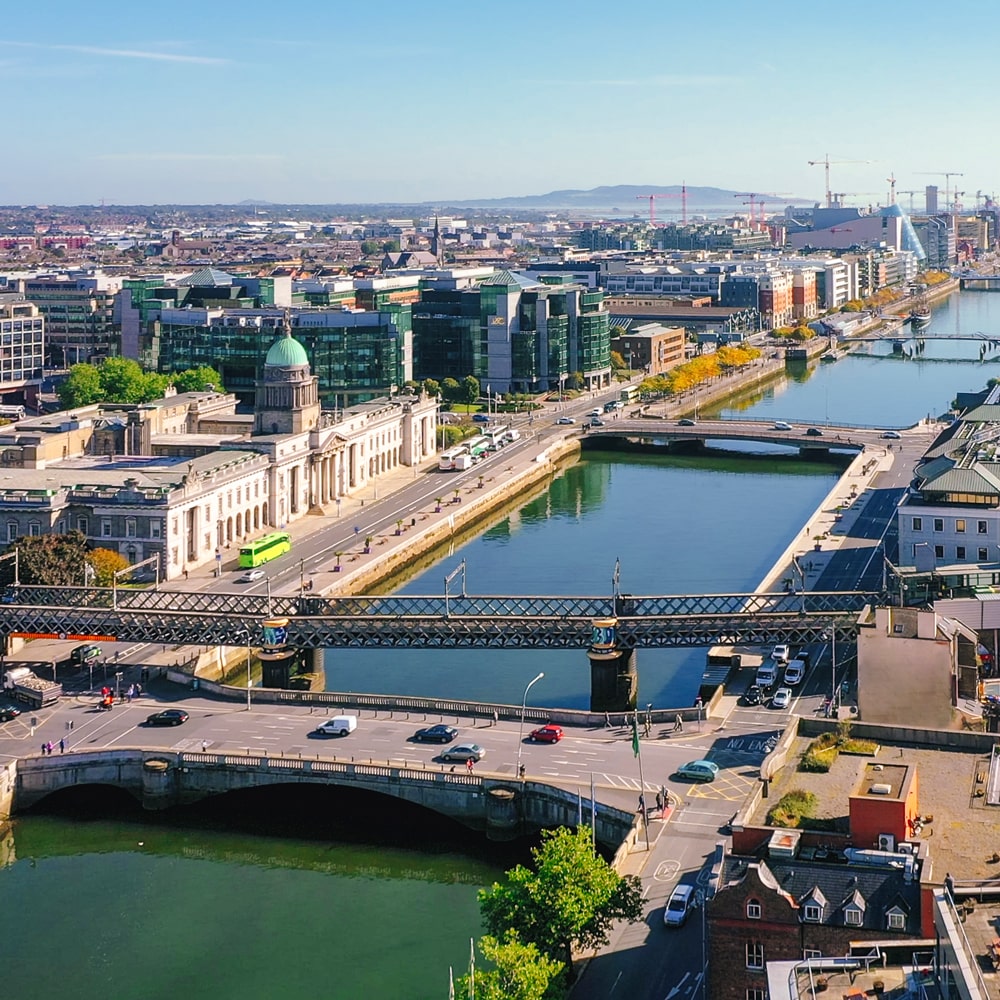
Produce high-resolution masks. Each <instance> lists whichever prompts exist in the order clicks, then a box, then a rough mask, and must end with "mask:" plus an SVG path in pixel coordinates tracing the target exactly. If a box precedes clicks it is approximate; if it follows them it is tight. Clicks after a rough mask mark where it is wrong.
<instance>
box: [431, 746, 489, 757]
mask: <svg viewBox="0 0 1000 1000" xmlns="http://www.w3.org/2000/svg"><path fill="white" fill-rule="evenodd" d="M485 756H486V751H485V750H484V749H483V748H482V747H481V746H480V745H479V744H478V743H459V744H458V745H457V746H453V747H448V749H447V750H445V751H443V752H442V753H441V760H460V761H466V760H482V759H483V758H484V757H485Z"/></svg>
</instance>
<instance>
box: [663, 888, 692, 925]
mask: <svg viewBox="0 0 1000 1000" xmlns="http://www.w3.org/2000/svg"><path fill="white" fill-rule="evenodd" d="M695 898H696V897H695V888H694V886H693V885H679V886H677V888H676V889H674V891H673V892H672V893H671V894H670V899H668V900H667V905H666V906H665V907H664V908H663V924H664V926H665V927H683V926H684V924H686V923H687V918H688V916H689V915H690V913H691V910H692V908H693V907H694V901H695Z"/></svg>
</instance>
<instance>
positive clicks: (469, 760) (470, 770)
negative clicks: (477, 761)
mask: <svg viewBox="0 0 1000 1000" xmlns="http://www.w3.org/2000/svg"><path fill="white" fill-rule="evenodd" d="M465 766H466V767H467V768H468V769H469V774H472V766H473V761H472V758H471V757H470V758H469V759H468V760H467V761H466V762H465Z"/></svg>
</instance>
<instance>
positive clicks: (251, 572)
mask: <svg viewBox="0 0 1000 1000" xmlns="http://www.w3.org/2000/svg"><path fill="white" fill-rule="evenodd" d="M266 575H267V574H265V572H264V571H263V570H262V569H248V570H247V571H246V572H245V573H244V574H243V575H242V576H240V577H237V578H236V582H237V583H254V582H256V581H257V580H263V579H264V577H265V576H266Z"/></svg>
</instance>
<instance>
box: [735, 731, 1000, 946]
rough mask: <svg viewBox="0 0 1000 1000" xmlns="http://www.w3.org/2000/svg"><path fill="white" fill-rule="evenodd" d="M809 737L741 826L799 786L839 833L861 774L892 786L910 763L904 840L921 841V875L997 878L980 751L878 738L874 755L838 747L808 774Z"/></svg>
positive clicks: (800, 740) (996, 813) (992, 816)
mask: <svg viewBox="0 0 1000 1000" xmlns="http://www.w3.org/2000/svg"><path fill="white" fill-rule="evenodd" d="M809 743H810V740H809V739H807V738H805V737H796V739H795V740H794V742H793V743H792V747H791V751H790V752H789V755H788V763H787V764H786V765H785V766H784V767H783V768H781V769H780V770H779V771H778V772H777V774H776V775H775V776H774V780H773V781H772V782H771V788H770V789H769V791H768V797H767V798H766V799H761V800H760V802H758V804H757V807H756V808H755V809H754V811H753V813H752V814H751V815H750V816H748V817H747V820H746V823H747V825H748V826H755V827H756V826H764V825H766V818H767V811H768V809H769V808H770V807H771V806H773V805H774V804H775V803H776V802H777V801H778V800H779V799H780V798H781V796H782V795H784V794H786V793H787V792H790V791H792V790H793V789H801V790H803V791H808V792H813V793H814V794H815V796H816V799H817V805H816V817H817V818H819V819H830V820H836V821H837V824H836V825H837V827H838V828H841V829H843V830H844V831H845V832H846V830H847V828H848V816H849V809H850V797H851V796H852V795H855V794H858V793H859V789H860V788H862V782H863V781H865V780H867V779H866V775H867V774H868V773H871V775H872V777H877V779H878V780H880V781H884V782H886V783H892V784H893V787H896V783H895V781H894V780H893V778H892V777H891V775H892V774H893V773H894V772H896V771H897V770H899V771H906V770H907V769H910V768H915V774H916V780H917V782H918V784H917V788H918V794H917V808H918V810H919V812H920V814H921V816H923V817H924V818H925V822H924V823H923V829H922V830H921V832H920V833H919V834H915V835H914V836H913V837H912V838H911V839H913V840H919V841H926V842H927V850H928V856H927V861H926V862H925V864H924V874H923V878H924V880H925V881H932V882H935V883H942V882H944V877H945V874H946V873H949V872H950V873H951V874H952V875H953V876H954V877H955V878H956V879H988V878H997V879H1000V855H998V860H997V861H994V860H993V857H994V852H1000V807H997V806H988V805H986V796H985V794H984V792H985V789H986V778H987V776H988V774H989V769H990V756H989V753H988V752H979V751H972V750H960V749H957V748H940V749H929V748H925V747H915V746H911V745H906V744H902V743H891V742H886V743H881V744H880V745H879V752H878V755H877V756H876V757H875V758H871V757H855V756H850V755H847V754H840V755H839V756H838V757H837V759H836V760H835V761H834V763H833V766H832V767H831V768H830V770H829V771H828V772H827V773H826V774H814V773H810V772H806V771H799V770H797V764H798V760H799V758H800V757H801V756H802V754H803V753H804V752H805V750H806V747H807V746H808V745H809ZM871 764H881V765H882V771H881V772H874V771H872V772H869V765H871ZM887 774H888V775H890V777H886V775H887ZM904 781H905V778H904ZM903 787H905V786H903ZM928 863H929V865H930V866H931V868H928ZM931 871H932V872H933V874H932V875H931V874H929V873H930V872H931ZM998 935H1000V925H998Z"/></svg>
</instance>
